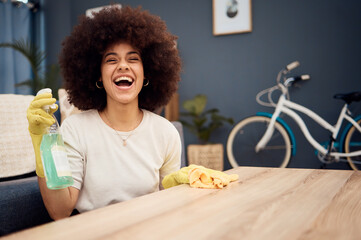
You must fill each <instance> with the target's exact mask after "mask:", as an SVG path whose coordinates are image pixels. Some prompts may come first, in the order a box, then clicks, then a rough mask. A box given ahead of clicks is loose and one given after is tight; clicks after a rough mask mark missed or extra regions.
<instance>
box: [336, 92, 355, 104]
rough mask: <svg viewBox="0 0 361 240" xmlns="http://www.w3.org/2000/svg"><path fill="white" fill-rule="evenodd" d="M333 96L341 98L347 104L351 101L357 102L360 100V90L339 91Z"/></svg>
mask: <svg viewBox="0 0 361 240" xmlns="http://www.w3.org/2000/svg"><path fill="white" fill-rule="evenodd" d="M333 98H336V99H342V100H344V101H345V102H346V103H347V104H350V103H352V102H358V101H360V100H361V92H351V93H345V94H342V93H339V94H335V95H334V96H333Z"/></svg>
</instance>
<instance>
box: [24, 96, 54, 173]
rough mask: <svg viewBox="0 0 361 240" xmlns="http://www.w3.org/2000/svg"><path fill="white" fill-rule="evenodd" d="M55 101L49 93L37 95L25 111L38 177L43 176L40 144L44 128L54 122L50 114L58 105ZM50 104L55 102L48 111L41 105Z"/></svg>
mask: <svg viewBox="0 0 361 240" xmlns="http://www.w3.org/2000/svg"><path fill="white" fill-rule="evenodd" d="M55 102H56V99H55V98H53V97H52V94H51V93H43V94H40V95H37V96H35V98H34V99H33V101H32V102H31V103H30V106H29V108H28V110H27V113H26V116H27V118H28V122H29V133H30V137H31V140H32V142H33V148H34V152H35V160H36V174H37V175H38V176H39V177H44V169H43V164H42V162H41V156H40V144H41V140H42V138H43V134H44V133H45V131H46V128H47V127H49V126H51V125H52V124H53V123H54V122H55V119H54V118H53V117H52V114H53V113H54V112H56V110H58V105H57V104H55ZM52 104H55V106H56V108H54V109H52V108H50V109H49V110H50V112H49V113H47V112H45V110H44V109H43V106H46V105H52Z"/></svg>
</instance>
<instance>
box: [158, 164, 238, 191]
mask: <svg viewBox="0 0 361 240" xmlns="http://www.w3.org/2000/svg"><path fill="white" fill-rule="evenodd" d="M236 180H238V175H237V174H231V175H228V174H226V173H224V172H221V171H216V170H213V169H209V168H205V167H203V166H198V165H194V164H192V165H189V166H188V167H183V168H181V169H180V170H178V171H176V172H174V173H171V174H168V175H167V176H165V177H164V179H163V181H162V184H163V187H164V188H165V189H166V188H170V187H174V186H177V185H179V184H184V183H189V185H190V186H191V187H194V188H211V189H212V188H218V189H220V188H223V187H225V186H227V185H228V184H229V183H230V182H233V181H236Z"/></svg>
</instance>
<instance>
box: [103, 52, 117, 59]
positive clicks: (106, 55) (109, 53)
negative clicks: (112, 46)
mask: <svg viewBox="0 0 361 240" xmlns="http://www.w3.org/2000/svg"><path fill="white" fill-rule="evenodd" d="M110 55H117V54H116V53H115V52H108V53H106V54H105V55H104V58H106V57H108V56H110Z"/></svg>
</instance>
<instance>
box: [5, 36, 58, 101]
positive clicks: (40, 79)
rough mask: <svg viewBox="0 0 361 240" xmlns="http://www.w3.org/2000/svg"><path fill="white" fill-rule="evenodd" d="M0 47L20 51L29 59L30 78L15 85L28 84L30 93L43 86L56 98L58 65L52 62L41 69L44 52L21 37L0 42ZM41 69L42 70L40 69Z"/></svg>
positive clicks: (34, 92) (44, 56)
mask: <svg viewBox="0 0 361 240" xmlns="http://www.w3.org/2000/svg"><path fill="white" fill-rule="evenodd" d="M0 47H8V48H12V49H14V50H16V51H18V52H20V53H21V54H22V55H24V57H26V59H27V60H28V61H29V63H30V66H31V70H32V73H33V78H32V79H27V80H24V81H23V82H21V83H18V84H16V85H15V86H17V87H19V86H29V87H30V88H31V91H32V94H34V95H35V94H36V93H37V92H38V91H39V90H40V89H43V88H45V87H48V88H51V89H52V90H53V96H54V97H55V98H58V90H59V88H60V81H59V72H60V69H59V66H58V65H56V64H52V65H50V66H48V67H47V68H46V69H45V70H43V69H42V62H43V61H44V60H45V58H46V53H45V52H43V51H41V50H40V49H39V48H38V47H37V46H36V45H35V44H33V43H31V42H30V41H25V40H23V39H21V40H16V41H14V42H13V43H0ZM42 70H43V71H42Z"/></svg>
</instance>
